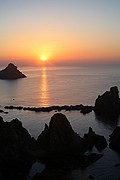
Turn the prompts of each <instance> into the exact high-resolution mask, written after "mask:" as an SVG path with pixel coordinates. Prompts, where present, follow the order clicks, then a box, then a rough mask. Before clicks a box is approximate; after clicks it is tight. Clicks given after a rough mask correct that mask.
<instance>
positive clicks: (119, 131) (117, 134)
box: [109, 127, 120, 152]
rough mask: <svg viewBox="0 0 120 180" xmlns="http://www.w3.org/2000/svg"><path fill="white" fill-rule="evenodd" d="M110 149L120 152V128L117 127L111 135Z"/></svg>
mask: <svg viewBox="0 0 120 180" xmlns="http://www.w3.org/2000/svg"><path fill="white" fill-rule="evenodd" d="M109 141H110V144H109V146H110V148H111V149H113V150H116V151H118V152H120V127H116V128H115V129H114V131H113V133H112V134H111V135H110V139H109Z"/></svg>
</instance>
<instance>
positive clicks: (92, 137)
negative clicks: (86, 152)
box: [83, 127, 107, 150]
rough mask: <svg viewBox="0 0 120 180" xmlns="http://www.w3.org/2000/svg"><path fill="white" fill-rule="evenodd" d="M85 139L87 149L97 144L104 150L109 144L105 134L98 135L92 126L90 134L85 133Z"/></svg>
mask: <svg viewBox="0 0 120 180" xmlns="http://www.w3.org/2000/svg"><path fill="white" fill-rule="evenodd" d="M83 140H84V143H85V146H86V149H91V148H93V146H95V147H96V148H97V149H98V150H102V149H105V148H106V146H107V141H106V139H105V138H104V136H100V135H97V134H96V133H95V132H93V130H92V128H91V127H89V132H88V134H84V137H83Z"/></svg>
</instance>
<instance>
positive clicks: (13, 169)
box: [0, 117, 34, 180]
mask: <svg viewBox="0 0 120 180" xmlns="http://www.w3.org/2000/svg"><path fill="white" fill-rule="evenodd" d="M32 141H33V140H32V138H31V136H30V135H29V133H28V131H27V130H26V129H25V128H23V127H22V123H21V122H20V121H19V120H18V119H14V120H12V121H11V122H4V121H3V118H2V117H0V175H1V179H5V178H6V179H18V180H19V179H20V180H22V179H24V176H26V175H27V174H28V172H29V169H30V168H31V165H32V163H33V161H34V160H33V157H30V155H29V149H31V147H32ZM18 176H19V178H18Z"/></svg>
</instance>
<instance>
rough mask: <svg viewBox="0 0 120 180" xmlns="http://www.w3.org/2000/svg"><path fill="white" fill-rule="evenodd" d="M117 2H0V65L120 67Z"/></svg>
mask: <svg viewBox="0 0 120 180" xmlns="http://www.w3.org/2000/svg"><path fill="white" fill-rule="evenodd" d="M119 10H120V1H119V0H101V1H99V0H84V1H82V0H79V1H78V0H74V1H73V0H61V1H56V0H36V1H32V0H26V1H24V0H20V1H16V0H4V1H3V0H0V22H1V23H0V36H1V40H0V41H1V43H0V65H2V64H5V63H8V62H11V61H12V62H14V63H17V64H21V65H28V66H29V65H37V64H39V63H40V62H41V60H42V57H43V56H44V57H45V58H46V59H47V62H46V65H53V64H58V65H78V64H103V63H105V64H108V63H109V64H119V63H120V11H119Z"/></svg>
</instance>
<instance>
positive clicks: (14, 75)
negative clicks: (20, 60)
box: [0, 63, 26, 79]
mask: <svg viewBox="0 0 120 180" xmlns="http://www.w3.org/2000/svg"><path fill="white" fill-rule="evenodd" d="M25 77H26V76H25V75H24V74H23V73H22V72H20V71H19V70H18V69H17V67H16V66H15V65H14V64H12V63H10V64H8V66H7V67H6V68H5V69H3V70H1V71H0V79H19V78H25Z"/></svg>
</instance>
